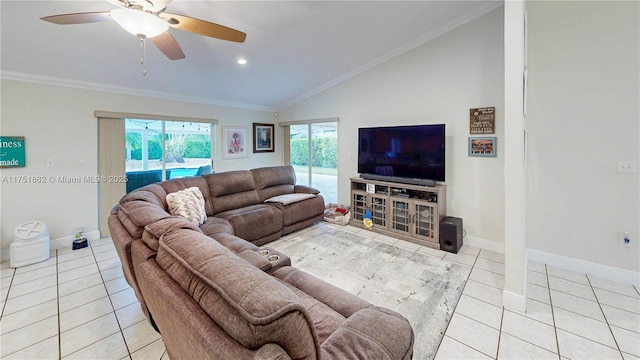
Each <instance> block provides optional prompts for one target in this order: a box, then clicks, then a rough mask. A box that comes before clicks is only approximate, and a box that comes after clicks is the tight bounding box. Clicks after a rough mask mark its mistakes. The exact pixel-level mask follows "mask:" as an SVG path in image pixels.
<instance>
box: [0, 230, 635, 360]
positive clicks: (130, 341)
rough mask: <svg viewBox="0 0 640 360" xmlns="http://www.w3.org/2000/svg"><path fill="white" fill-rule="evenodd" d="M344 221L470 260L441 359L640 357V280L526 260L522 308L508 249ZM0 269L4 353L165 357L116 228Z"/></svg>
mask: <svg viewBox="0 0 640 360" xmlns="http://www.w3.org/2000/svg"><path fill="white" fill-rule="evenodd" d="M315 226H335V225H330V224H326V223H322V224H319V225H315ZM338 228H340V229H342V230H346V231H351V232H356V233H360V234H361V235H363V236H367V237H371V238H373V239H375V240H377V241H381V242H385V243H389V244H392V245H394V246H398V247H401V248H403V249H406V250H409V251H417V252H420V253H424V254H427V255H430V256H435V257H438V258H440V259H442V261H451V262H456V263H458V264H460V265H462V266H465V267H466V268H467V269H468V270H469V278H468V281H467V284H466V286H465V289H464V291H463V294H462V297H461V298H460V301H459V303H458V305H457V307H456V310H455V312H454V314H453V317H452V319H451V322H450V323H449V326H448V328H447V331H446V333H445V336H444V338H443V340H442V342H441V344H440V347H439V349H438V352H437V355H436V358H437V359H492V358H493V359H525V358H528V359H547V358H549V359H621V358H624V359H640V289H638V288H637V287H634V286H631V285H624V284H619V283H615V282H611V281H607V280H603V279H599V278H597V277H592V276H590V275H589V276H587V275H584V274H579V273H575V272H571V271H567V270H563V269H559V268H555V267H552V266H549V265H545V264H541V263H535V262H529V263H528V288H527V295H528V299H527V312H526V313H519V312H514V311H511V310H506V309H504V308H503V307H502V287H503V284H504V256H503V255H502V254H499V253H494V252H490V251H486V250H481V249H478V248H474V247H470V246H467V245H465V246H463V248H462V249H461V251H460V252H459V253H458V254H452V253H447V252H443V251H439V250H433V249H429V248H425V247H421V246H417V245H415V244H411V243H407V242H404V241H400V240H397V239H394V238H391V237H388V236H383V235H377V234H375V233H372V232H368V231H365V230H361V229H359V228H356V227H352V226H344V227H338ZM312 229H313V228H311V229H307V230H303V231H300V232H297V233H295V234H291V235H289V236H288V237H284V238H282V239H281V240H278V241H277V242H274V243H272V244H270V245H273V246H278V244H279V243H282V242H286V241H287V240H288V239H290V238H291V237H294V236H301V235H304V233H305V232H306V231H311V230H312ZM0 275H1V279H0V280H1V282H0V285H1V286H0V308H1V310H0V311H1V314H2V315H1V316H0V357H1V358H2V359H57V358H65V359H67V358H68V359H98V358H100V359H133V360H137V359H156V360H157V359H168V356H167V354H166V351H165V349H164V344H163V343H162V339H161V338H160V335H159V334H157V333H156V332H155V331H154V330H153V329H152V328H151V326H149V324H148V323H147V321H146V319H145V317H144V315H143V314H142V311H141V310H140V306H139V304H138V302H137V300H136V298H135V295H134V294H133V291H132V290H131V288H130V287H129V286H128V285H127V283H126V281H125V280H124V277H123V274H122V269H121V267H120V261H119V259H118V256H117V253H116V251H115V249H114V247H113V244H112V242H111V239H110V238H105V239H100V240H97V241H93V242H91V246H90V247H89V248H86V249H81V250H75V251H72V250H71V249H65V250H57V251H54V252H52V256H51V258H50V259H49V260H47V261H45V262H42V263H38V264H34V265H29V266H25V267H21V268H18V269H12V268H10V267H9V263H8V262H6V263H2V264H1V272H0Z"/></svg>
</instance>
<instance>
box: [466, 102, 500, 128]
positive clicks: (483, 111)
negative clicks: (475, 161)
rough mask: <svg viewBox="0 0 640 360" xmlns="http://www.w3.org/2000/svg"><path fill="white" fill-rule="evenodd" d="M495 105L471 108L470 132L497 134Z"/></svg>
mask: <svg viewBox="0 0 640 360" xmlns="http://www.w3.org/2000/svg"><path fill="white" fill-rule="evenodd" d="M495 112H496V108H495V107H493V106H492V107H484V108H476V109H469V132H470V133H471V134H495V133H496V122H495Z"/></svg>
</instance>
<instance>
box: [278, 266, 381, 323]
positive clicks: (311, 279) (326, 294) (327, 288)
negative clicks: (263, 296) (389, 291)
mask: <svg viewBox="0 0 640 360" xmlns="http://www.w3.org/2000/svg"><path fill="white" fill-rule="evenodd" d="M271 275H272V276H274V277H276V278H278V279H280V280H282V281H284V282H286V283H288V284H289V285H291V286H295V287H296V288H298V289H300V290H302V291H303V292H304V293H306V294H308V295H309V296H311V297H313V298H315V299H316V300H318V301H320V302H321V303H323V304H325V305H327V306H328V307H330V308H332V309H333V310H335V311H336V312H337V313H339V314H340V315H342V316H344V317H345V318H348V317H350V316H351V315H353V314H355V313H356V312H358V311H360V310H362V309H366V308H368V307H370V306H371V303H369V302H367V301H365V300H363V299H361V298H359V297H357V296H355V295H353V294H351V293H349V292H347V291H345V290H342V289H340V288H338V287H336V286H333V285H331V284H329V283H327V282H325V281H323V280H320V279H318V278H317V277H315V276H313V275H311V274H308V273H306V272H304V271H301V270H298V269H296V268H293V267H290V266H284V267H282V268H280V269H278V270H276V271H274V272H272V273H271Z"/></svg>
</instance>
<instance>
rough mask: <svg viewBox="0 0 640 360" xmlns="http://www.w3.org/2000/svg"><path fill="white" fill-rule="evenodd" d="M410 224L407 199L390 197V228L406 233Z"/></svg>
mask: <svg viewBox="0 0 640 360" xmlns="http://www.w3.org/2000/svg"><path fill="white" fill-rule="evenodd" d="M410 225H411V217H410V216H409V200H400V199H397V198H391V230H393V231H398V232H403V233H408V232H409V227H410Z"/></svg>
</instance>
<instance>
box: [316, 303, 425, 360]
mask: <svg viewBox="0 0 640 360" xmlns="http://www.w3.org/2000/svg"><path fill="white" fill-rule="evenodd" d="M413 343H414V335H413V329H412V328H411V324H410V323H409V321H407V319H405V318H404V317H403V316H402V315H400V314H398V313H396V312H394V311H392V310H389V309H385V308H382V307H377V306H371V307H369V308H367V309H363V310H360V311H358V312H356V313H355V314H353V316H350V317H349V318H348V319H347V320H345V321H344V322H343V323H342V326H340V327H339V328H338V329H336V331H334V332H333V333H332V334H331V335H330V336H329V337H328V338H327V339H326V340H325V341H324V342H323V343H322V358H323V359H325V360H341V359H379V360H394V359H404V360H410V359H411V358H412V357H413Z"/></svg>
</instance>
